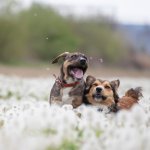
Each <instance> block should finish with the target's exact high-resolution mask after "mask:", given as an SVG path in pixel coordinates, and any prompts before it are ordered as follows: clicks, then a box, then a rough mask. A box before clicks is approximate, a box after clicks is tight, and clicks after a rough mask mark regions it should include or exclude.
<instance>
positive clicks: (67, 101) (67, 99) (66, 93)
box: [62, 87, 73, 104]
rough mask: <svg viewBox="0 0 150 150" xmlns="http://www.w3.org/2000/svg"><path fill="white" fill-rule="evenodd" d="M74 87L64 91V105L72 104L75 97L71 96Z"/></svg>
mask: <svg viewBox="0 0 150 150" xmlns="http://www.w3.org/2000/svg"><path fill="white" fill-rule="evenodd" d="M71 90H72V87H69V88H68V87H67V88H64V89H63V90H62V102H63V104H72V100H73V97H71V96H70V94H69V93H70V91H71Z"/></svg>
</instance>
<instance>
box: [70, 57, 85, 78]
mask: <svg viewBox="0 0 150 150" xmlns="http://www.w3.org/2000/svg"><path fill="white" fill-rule="evenodd" d="M86 70H87V60H86V59H85V58H80V59H79V60H78V61H77V63H76V64H73V65H71V66H69V72H70V74H71V75H72V76H73V77H74V78H76V79H81V78H83V76H84V73H85V71H86Z"/></svg>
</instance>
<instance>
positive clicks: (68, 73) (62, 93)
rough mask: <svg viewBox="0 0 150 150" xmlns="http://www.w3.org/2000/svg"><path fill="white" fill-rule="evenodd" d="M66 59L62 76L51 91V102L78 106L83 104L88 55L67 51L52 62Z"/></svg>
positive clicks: (61, 72)
mask: <svg viewBox="0 0 150 150" xmlns="http://www.w3.org/2000/svg"><path fill="white" fill-rule="evenodd" d="M60 58H62V59H63V60H64V62H63V64H62V66H61V69H60V76H59V77H58V78H57V79H56V81H55V83H54V85H53V87H52V90H51V93H50V104H58V105H59V106H62V105H64V104H71V105H72V106H73V108H76V107H78V106H80V105H81V104H82V97H83V92H84V88H85V82H84V79H83V76H84V74H85V72H86V70H87V68H88V60H87V57H86V56H85V55H84V54H82V53H78V52H77V53H69V52H65V53H63V54H60V55H59V56H57V57H56V58H55V59H54V60H53V61H52V64H54V63H57V62H58V60H59V59H60Z"/></svg>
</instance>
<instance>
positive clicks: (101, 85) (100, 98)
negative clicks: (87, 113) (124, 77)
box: [83, 76, 120, 110]
mask: <svg viewBox="0 0 150 150" xmlns="http://www.w3.org/2000/svg"><path fill="white" fill-rule="evenodd" d="M119 84H120V81H119V80H114V81H111V82H109V81H107V80H100V79H96V78H95V77H93V76H88V77H87V78H86V88H85V91H84V98H83V102H84V103H85V104H89V105H93V106H97V108H98V110H103V109H107V110H111V107H112V106H114V105H115V103H117V102H118V99H119V96H118V94H117V89H118V87H119ZM109 108H110V109H109Z"/></svg>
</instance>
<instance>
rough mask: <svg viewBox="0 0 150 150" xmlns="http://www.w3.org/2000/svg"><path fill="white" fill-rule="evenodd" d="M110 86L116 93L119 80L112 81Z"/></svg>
mask: <svg viewBox="0 0 150 150" xmlns="http://www.w3.org/2000/svg"><path fill="white" fill-rule="evenodd" d="M110 84H111V86H112V87H113V88H114V89H115V90H116V91H117V89H118V87H119V85H120V80H113V81H111V82H110Z"/></svg>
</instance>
